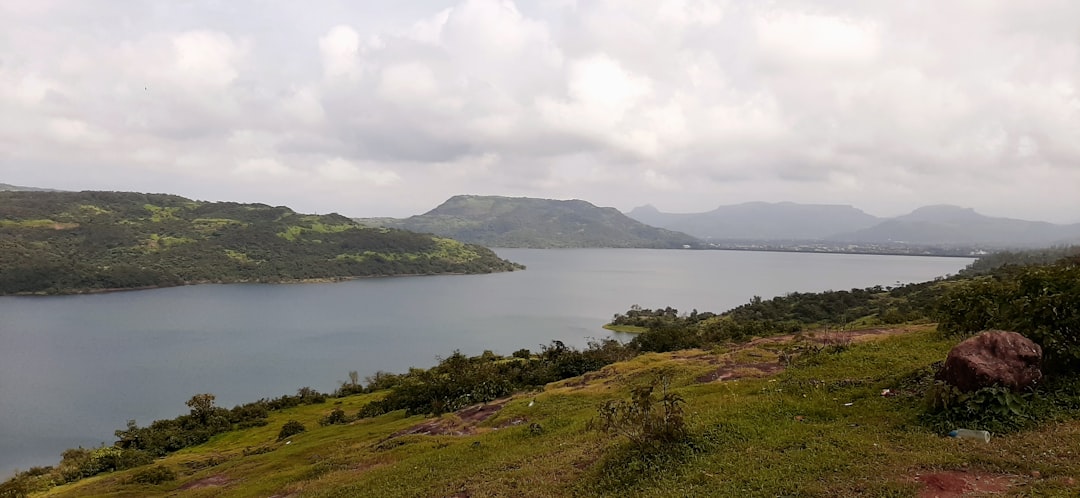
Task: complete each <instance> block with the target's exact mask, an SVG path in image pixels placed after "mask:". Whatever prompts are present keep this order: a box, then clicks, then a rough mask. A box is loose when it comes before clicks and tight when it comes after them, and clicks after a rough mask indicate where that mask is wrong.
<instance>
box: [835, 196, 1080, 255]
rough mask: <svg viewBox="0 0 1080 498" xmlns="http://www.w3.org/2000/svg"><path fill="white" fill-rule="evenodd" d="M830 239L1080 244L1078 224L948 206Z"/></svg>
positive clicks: (938, 206) (925, 209)
mask: <svg viewBox="0 0 1080 498" xmlns="http://www.w3.org/2000/svg"><path fill="white" fill-rule="evenodd" d="M829 238H830V239H832V240H838V241H850V242H864V243H890V242H891V243H909V244H957V245H960V244H984V245H992V246H999V247H1036V246H1048V245H1054V244H1070V243H1077V242H1080V224H1074V225H1055V224H1052V223H1046V222H1042V221H1025V220H1017V219H1012V218H994V217H990V216H984V215H981V214H979V213H976V212H975V211H974V210H973V209H967V208H961V207H958V206H950V205H936V206H925V207H921V208H919V209H916V210H915V211H912V212H911V213H909V214H906V215H903V216H898V217H896V218H892V219H889V220H886V221H883V222H882V223H880V224H877V225H875V226H873V227H869V228H865V229H862V230H855V231H850V232H847V233H840V234H837V235H834V236H832V237H829Z"/></svg>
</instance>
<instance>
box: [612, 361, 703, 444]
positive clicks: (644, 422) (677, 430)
mask: <svg viewBox="0 0 1080 498" xmlns="http://www.w3.org/2000/svg"><path fill="white" fill-rule="evenodd" d="M657 387H659V388H660V393H659V396H657V395H656V394H655V391H656V389H657ZM668 387H669V381H668V380H667V379H666V378H664V379H660V380H654V381H653V382H651V383H650V384H649V385H646V386H640V387H636V388H634V390H633V391H632V393H631V396H630V399H629V400H609V401H608V402H606V403H604V404H603V405H602V406H601V407H600V408H599V410H598V411H597V418H596V419H594V420H593V421H592V426H593V428H594V429H595V430H598V431H601V432H605V433H608V434H612V435H616V436H622V437H625V438H627V439H629V440H630V442H631V444H633V445H635V446H638V447H648V446H654V445H663V444H667V443H672V442H676V441H680V440H682V439H684V438H685V437H686V436H687V428H686V420H685V418H684V416H683V404H684V403H685V401H684V400H683V398H682V396H679V395H678V394H677V393H674V392H670V391H669V390H668Z"/></svg>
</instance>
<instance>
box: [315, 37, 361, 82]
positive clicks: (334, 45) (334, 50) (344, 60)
mask: <svg viewBox="0 0 1080 498" xmlns="http://www.w3.org/2000/svg"><path fill="white" fill-rule="evenodd" d="M319 53H320V55H321V56H322V64H323V74H325V75H326V77H328V78H335V77H354V76H358V75H359V74H360V35H359V34H358V33H357V32H356V30H354V29H353V28H351V27H349V26H344V25H339V26H334V28H333V29H331V30H330V31H329V32H328V33H326V35H324V36H322V37H321V38H319Z"/></svg>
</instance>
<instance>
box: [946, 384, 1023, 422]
mask: <svg viewBox="0 0 1080 498" xmlns="http://www.w3.org/2000/svg"><path fill="white" fill-rule="evenodd" d="M1033 396H1034V394H1033V393H1032V392H1026V393H1015V392H1013V391H1012V390H1010V389H1009V388H1006V387H1002V386H991V387H984V388H982V389H979V390H977V391H973V392H969V393H965V392H962V391H960V390H959V389H957V388H956V387H954V386H951V385H949V384H947V383H945V382H941V381H937V382H935V383H934V385H933V386H931V388H930V389H929V391H928V392H927V405H928V406H927V408H928V409H927V414H926V416H925V421H926V422H928V425H930V426H931V427H932V428H934V429H936V430H938V431H940V432H945V431H949V430H952V429H956V428H961V427H962V428H967V429H986V430H990V431H991V432H1011V431H1014V430H1017V429H1020V428H1022V427H1025V426H1027V425H1029V424H1030V423H1031V422H1033V421H1034V420H1035V419H1036V418H1038V417H1036V416H1035V413H1034V410H1033V404H1032V399H1033Z"/></svg>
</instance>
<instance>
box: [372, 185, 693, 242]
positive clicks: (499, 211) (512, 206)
mask: <svg viewBox="0 0 1080 498" xmlns="http://www.w3.org/2000/svg"><path fill="white" fill-rule="evenodd" d="M359 221H361V222H363V223H367V224H371V225H376V226H388V227H393V228H402V229H405V230H412V231H416V232H425V233H433V234H436V235H441V236H444V237H452V238H455V239H457V240H462V241H465V242H470V243H474V244H482V245H485V246H489V247H534V248H555V247H643V248H658V249H666V248H681V247H683V246H684V245H691V246H692V245H695V244H697V243H698V240H697V239H695V238H693V237H691V236H689V235H686V234H683V233H678V232H672V231H670V230H664V229H661V228H655V227H651V226H648V225H646V224H644V223H641V222H638V221H635V220H632V219H630V218H628V217H626V216H625V215H623V214H622V213H620V212H619V211H618V210H616V209H614V208H601V207H597V206H594V205H592V204H590V203H588V202H585V201H581V200H570V201H560V200H552V199H535V198H529V197H500V196H477V195H459V196H454V197H451V198H450V199H449V200H447V201H446V202H444V203H443V204H441V205H440V206H438V207H436V208H435V209H432V210H431V211H428V212H427V213H424V214H422V215H418V216H412V217H410V218H406V219H402V220H397V219H388V218H372V219H361V220H359Z"/></svg>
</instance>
